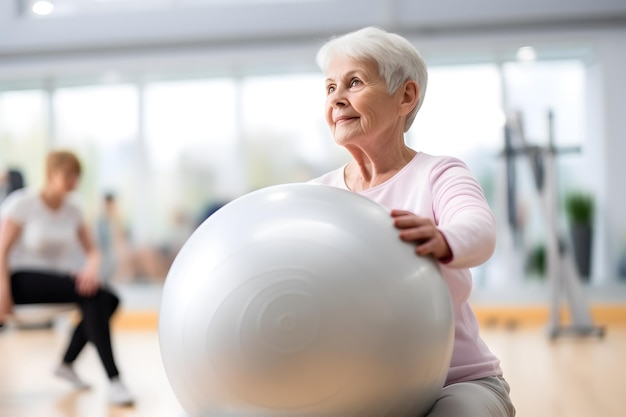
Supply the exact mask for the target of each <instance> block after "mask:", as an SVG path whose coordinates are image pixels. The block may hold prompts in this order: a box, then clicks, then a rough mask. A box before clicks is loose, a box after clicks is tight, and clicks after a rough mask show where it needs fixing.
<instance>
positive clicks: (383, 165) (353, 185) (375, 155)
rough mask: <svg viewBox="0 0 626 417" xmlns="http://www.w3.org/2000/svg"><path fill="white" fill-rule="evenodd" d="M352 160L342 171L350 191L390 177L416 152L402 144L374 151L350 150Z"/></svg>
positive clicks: (370, 186) (373, 184)
mask: <svg viewBox="0 0 626 417" xmlns="http://www.w3.org/2000/svg"><path fill="white" fill-rule="evenodd" d="M349 151H350V153H351V154H352V157H353V160H352V162H350V163H349V164H348V165H347V166H346V169H345V171H344V178H345V182H346V185H347V186H348V188H349V189H350V190H352V191H356V192H358V191H364V190H367V189H368V188H372V187H375V186H377V185H380V184H382V183H384V182H385V181H387V180H389V179H390V178H392V177H393V176H394V175H395V174H397V173H398V172H399V171H400V170H401V169H402V168H404V167H405V166H406V165H407V164H408V163H409V162H411V160H412V159H413V157H415V154H416V153H417V152H416V151H415V150H413V149H411V148H409V147H408V146H406V145H404V144H402V146H401V147H396V148H391V149H379V150H376V151H374V152H370V153H368V152H365V151H363V150H362V149H360V150H358V151H357V150H350V149H349Z"/></svg>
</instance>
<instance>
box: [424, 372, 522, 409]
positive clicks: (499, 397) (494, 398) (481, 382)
mask: <svg viewBox="0 0 626 417" xmlns="http://www.w3.org/2000/svg"><path fill="white" fill-rule="evenodd" d="M509 392H510V388H509V384H507V382H506V381H505V380H504V378H500V377H488V378H482V379H477V380H475V381H467V382H459V383H457V384H451V385H448V386H446V387H445V388H444V389H443V390H441V395H440V396H439V398H438V399H437V401H436V402H435V404H434V405H433V408H431V410H430V411H429V412H428V413H426V416H424V417H514V416H515V407H513V403H512V402H511V398H510V397H509Z"/></svg>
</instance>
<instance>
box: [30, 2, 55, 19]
mask: <svg viewBox="0 0 626 417" xmlns="http://www.w3.org/2000/svg"><path fill="white" fill-rule="evenodd" d="M32 10H33V13H35V14H38V15H39V16H47V15H49V14H50V13H52V10H54V4H52V2H51V1H49V0H38V1H36V2H35V3H34V4H33V9H32Z"/></svg>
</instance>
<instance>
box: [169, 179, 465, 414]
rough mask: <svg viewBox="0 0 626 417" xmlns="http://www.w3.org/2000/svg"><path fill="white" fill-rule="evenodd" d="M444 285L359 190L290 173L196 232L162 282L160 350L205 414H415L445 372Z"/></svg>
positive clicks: (188, 406)
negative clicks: (293, 178) (294, 179)
mask: <svg viewBox="0 0 626 417" xmlns="http://www.w3.org/2000/svg"><path fill="white" fill-rule="evenodd" d="M453 338H454V330H453V318H452V307H451V302H450V297H449V293H448V288H447V286H446V284H445V282H444V281H443V279H442V277H441V274H440V272H439V269H438V267H437V265H436V263H435V262H434V261H432V260H431V259H430V258H426V257H419V256H416V254H415V252H414V247H413V245H411V244H408V243H405V242H403V241H401V240H400V238H399V236H398V230H397V229H396V228H395V227H394V226H393V221H392V218H391V216H390V215H389V212H388V210H386V209H385V208H383V207H382V206H380V205H378V204H377V203H374V202H372V201H371V200H369V199H367V198H365V197H362V196H359V195H357V194H354V193H351V192H348V191H345V190H340V189H336V188H331V187H327V186H322V185H313V184H287V185H280V186H274V187H269V188H265V189H261V190H258V191H254V192H252V193H250V194H247V195H244V196H242V197H240V198H238V199H236V200H234V201H232V202H230V203H228V204H227V205H225V206H224V207H222V208H221V209H220V210H218V211H217V212H216V213H214V214H213V215H212V216H211V217H209V218H208V219H207V220H206V221H205V222H204V223H202V224H201V225H200V227H199V228H198V229H197V230H196V231H195V232H194V233H193V234H192V235H191V236H190V238H189V239H188V240H187V242H186V243H185V244H184V245H183V247H182V249H181V251H180V252H179V254H178V256H177V257H176V259H175V261H174V263H173V265H172V268H171V269H170V271H169V274H168V276H167V279H166V281H165V285H164V288H163V294H162V301H161V310H160V316H159V340H160V347H161V355H162V359H163V363H164V366H165V371H166V374H167V377H168V379H169V382H170V385H171V387H172V389H173V391H174V394H175V395H176V397H177V399H178V400H179V402H180V403H181V405H182V407H183V408H184V409H185V411H186V412H187V413H189V415H190V416H192V417H197V416H215V417H217V416H220V417H222V416H233V417H256V416H273V417H275V416H285V417H292V416H307V417H326V416H329V417H370V416H371V417H374V416H375V417H381V416H388V415H389V416H403V415H407V416H409V415H410V416H411V417H414V416H417V415H420V414H422V413H424V412H425V411H427V410H428V408H429V407H430V406H431V405H432V403H433V401H434V398H435V396H436V395H437V393H438V392H439V391H440V390H441V388H442V386H443V383H444V380H445V378H446V374H447V370H448V367H449V364H450V357H451V354H452V343H453Z"/></svg>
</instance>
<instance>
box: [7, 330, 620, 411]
mask: <svg viewBox="0 0 626 417" xmlns="http://www.w3.org/2000/svg"><path fill="white" fill-rule="evenodd" d="M66 330H67V329H63V328H62V329H58V328H57V329H56V330H17V329H8V330H4V331H0V416H1V417H57V416H59V417H60V416H63V417H83V416H84V417H183V416H184V415H185V414H184V412H183V410H182V409H181V408H180V406H179V405H178V403H177V401H176V398H175V397H174V395H173V394H172V392H171V390H170V388H169V385H168V383H167V378H166V376H165V373H164V371H163V367H162V364H161V358H160V353H159V345H158V338H157V334H156V332H155V331H151V330H143V331H141V330H139V331H128V330H117V331H116V332H115V334H114V348H115V352H116V355H117V358H118V362H119V366H120V368H121V370H122V373H123V379H124V380H125V382H126V383H127V385H128V386H129V387H130V389H131V390H132V391H133V393H134V394H135V395H136V398H137V404H136V406H135V407H133V408H116V407H110V406H108V405H107V401H106V389H107V382H106V378H105V376H104V373H103V371H102V368H101V367H100V363H99V361H98V359H97V356H96V354H95V351H94V350H93V349H91V348H89V349H87V350H86V351H85V352H84V353H83V354H82V356H81V357H80V358H79V360H78V363H77V365H76V368H77V371H78V372H79V373H80V374H81V375H82V376H83V377H84V379H88V380H89V382H91V383H92V384H93V389H92V390H90V391H83V392H75V391H73V390H72V389H71V388H70V387H69V386H67V385H66V384H65V383H63V381H59V380H57V379H56V378H54V377H53V376H52V375H51V370H52V369H53V367H54V366H55V364H56V361H57V359H58V357H59V355H60V352H61V351H62V350H63V348H64V344H65V343H66ZM483 338H484V339H485V341H486V342H487V343H488V344H489V346H490V347H491V349H492V350H493V351H494V352H495V353H496V354H497V355H498V356H499V357H500V358H501V360H502V366H503V368H504V371H505V376H506V378H507V379H508V381H509V383H510V385H511V387H512V393H511V395H512V398H513V400H514V403H515V404H516V407H517V410H518V413H517V415H518V416H520V417H526V416H532V417H595V416H602V417H623V416H626V326H619V325H616V326H612V327H609V328H608V329H607V335H606V337H605V338H604V339H603V340H598V339H592V338H589V339H576V338H562V339H558V340H556V341H553V342H551V341H549V340H548V338H547V337H546V333H545V329H544V328H543V327H536V326H531V327H522V328H518V329H514V330H511V329H504V328H487V329H483Z"/></svg>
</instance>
